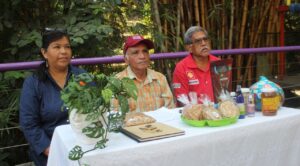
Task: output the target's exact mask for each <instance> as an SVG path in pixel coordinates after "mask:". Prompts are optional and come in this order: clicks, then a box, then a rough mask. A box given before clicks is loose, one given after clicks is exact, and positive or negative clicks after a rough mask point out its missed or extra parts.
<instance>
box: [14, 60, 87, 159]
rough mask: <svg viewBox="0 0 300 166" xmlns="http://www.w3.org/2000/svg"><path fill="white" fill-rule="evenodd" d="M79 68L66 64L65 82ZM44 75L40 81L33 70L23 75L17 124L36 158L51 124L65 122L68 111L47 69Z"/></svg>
mask: <svg viewBox="0 0 300 166" xmlns="http://www.w3.org/2000/svg"><path fill="white" fill-rule="evenodd" d="M83 72H85V71H84V70H82V69H79V68H77V67H73V66H70V67H69V70H68V75H67V79H66V80H67V82H68V81H69V79H70V77H71V75H73V74H74V75H78V74H80V73H83ZM46 75H47V77H46V78H47V79H46V80H44V81H41V80H39V79H38V77H37V76H36V75H35V74H33V75H31V76H29V77H28V78H26V80H25V81H24V83H23V88H22V93H21V98H20V114H19V118H20V126H21V129H22V131H23V133H24V135H25V138H26V140H27V141H28V143H29V144H30V148H31V149H32V151H33V152H34V153H35V157H37V158H39V156H41V157H42V158H45V156H43V151H44V150H45V149H46V148H47V147H49V146H50V142H51V138H52V134H53V132H54V129H55V127H57V126H59V125H62V124H67V123H68V111H67V110H66V109H62V105H63V101H62V100H61V99H60V91H61V88H60V87H59V86H58V85H57V84H56V82H55V81H54V80H53V79H52V77H51V76H50V75H49V74H48V73H47V72H46ZM67 82H66V84H65V86H66V85H67Z"/></svg>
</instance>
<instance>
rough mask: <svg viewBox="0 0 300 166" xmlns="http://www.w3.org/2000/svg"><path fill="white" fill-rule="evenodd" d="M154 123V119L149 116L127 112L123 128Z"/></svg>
mask: <svg viewBox="0 0 300 166" xmlns="http://www.w3.org/2000/svg"><path fill="white" fill-rule="evenodd" d="M155 121H156V120H155V119H154V118H152V117H151V116H148V115H145V114H144V113H141V112H129V113H127V114H126V116H125V120H124V126H125V127H129V126H137V125H142V124H149V123H153V122H155Z"/></svg>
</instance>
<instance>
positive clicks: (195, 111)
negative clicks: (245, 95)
mask: <svg viewBox="0 0 300 166" xmlns="http://www.w3.org/2000/svg"><path fill="white" fill-rule="evenodd" d="M184 98H185V99H184ZM178 100H179V101H181V102H182V101H185V106H184V108H183V111H182V120H183V121H184V122H185V123H187V124H189V125H192V126H198V127H201V126H206V125H207V126H224V125H228V124H232V123H235V122H236V121H237V118H238V116H239V113H240V111H239V108H238V106H237V105H236V103H235V102H234V101H233V100H232V99H231V97H230V95H229V94H228V93H225V92H222V93H221V95H220V97H219V101H220V102H219V104H218V105H214V104H213V103H212V102H211V101H210V100H209V98H208V97H207V96H205V95H203V96H202V97H201V99H200V100H201V102H202V104H197V103H189V102H187V101H189V99H188V98H187V97H185V96H184V95H182V96H180V98H178Z"/></svg>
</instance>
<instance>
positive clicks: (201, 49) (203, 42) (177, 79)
mask: <svg viewBox="0 0 300 166" xmlns="http://www.w3.org/2000/svg"><path fill="white" fill-rule="evenodd" d="M184 43H185V45H186V48H187V50H188V51H189V52H190V54H189V55H188V56H187V57H185V58H184V59H182V60H181V61H180V62H178V63H177V65H176V68H175V70H174V73H173V84H172V85H173V88H174V92H175V97H176V98H177V97H178V96H179V95H181V94H185V95H187V96H188V94H189V92H196V93H197V96H198V97H199V96H200V95H201V94H206V95H207V96H208V97H209V98H210V99H211V101H214V93H213V86H212V81H211V74H210V63H211V62H212V61H217V60H219V58H217V57H215V56H213V55H211V54H210V50H211V48H210V40H209V38H208V33H207V31H206V30H205V29H204V28H202V27H200V26H192V27H190V28H189V29H188V30H187V31H186V33H185V34H184Z"/></svg>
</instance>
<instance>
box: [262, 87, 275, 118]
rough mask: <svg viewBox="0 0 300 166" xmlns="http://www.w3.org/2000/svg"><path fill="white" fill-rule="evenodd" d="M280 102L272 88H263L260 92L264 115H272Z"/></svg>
mask: <svg viewBox="0 0 300 166" xmlns="http://www.w3.org/2000/svg"><path fill="white" fill-rule="evenodd" d="M279 104H280V100H279V95H278V94H277V92H276V90H275V89H274V88H271V87H270V88H263V89H262V94H261V111H262V113H263V115H265V116H274V115H276V114H277V110H278V107H279Z"/></svg>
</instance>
